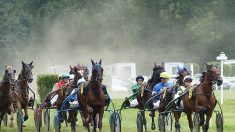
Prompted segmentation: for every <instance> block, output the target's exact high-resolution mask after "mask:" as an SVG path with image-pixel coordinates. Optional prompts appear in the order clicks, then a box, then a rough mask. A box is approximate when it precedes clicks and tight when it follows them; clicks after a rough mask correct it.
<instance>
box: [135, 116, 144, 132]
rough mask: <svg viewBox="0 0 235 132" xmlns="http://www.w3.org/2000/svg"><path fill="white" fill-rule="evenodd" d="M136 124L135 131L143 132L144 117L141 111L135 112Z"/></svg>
mask: <svg viewBox="0 0 235 132" xmlns="http://www.w3.org/2000/svg"><path fill="white" fill-rule="evenodd" d="M136 125H137V132H143V129H144V118H143V115H142V113H141V112H138V113H137V120H136Z"/></svg>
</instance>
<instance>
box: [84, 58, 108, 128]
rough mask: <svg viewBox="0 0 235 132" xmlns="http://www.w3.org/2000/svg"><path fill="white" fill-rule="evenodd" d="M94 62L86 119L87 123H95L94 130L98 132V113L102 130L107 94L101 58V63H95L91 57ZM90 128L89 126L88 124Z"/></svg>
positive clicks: (87, 95) (86, 97)
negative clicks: (103, 84) (103, 83)
mask: <svg viewBox="0 0 235 132" xmlns="http://www.w3.org/2000/svg"><path fill="white" fill-rule="evenodd" d="M91 63H92V75H91V80H90V81H88V84H87V86H86V87H87V88H86V89H87V90H88V92H87V94H86V95H85V100H86V112H87V117H86V119H85V124H86V126H87V124H89V123H91V121H92V123H93V131H94V132H96V128H97V118H96V117H97V114H98V116H99V118H98V119H99V121H98V128H99V131H100V132H101V131H102V119H103V114H104V107H105V95H104V92H103V90H102V88H101V86H102V84H101V83H102V80H103V68H102V67H101V60H100V61H99V63H97V62H96V63H95V62H94V61H93V60H92V59H91ZM88 130H89V126H88Z"/></svg>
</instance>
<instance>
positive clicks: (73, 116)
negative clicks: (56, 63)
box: [65, 66, 82, 132]
mask: <svg viewBox="0 0 235 132" xmlns="http://www.w3.org/2000/svg"><path fill="white" fill-rule="evenodd" d="M79 70H80V68H79V67H77V66H74V67H71V66H70V73H72V74H74V78H73V80H72V81H71V82H70V83H69V85H68V86H66V88H65V89H66V92H65V96H69V95H70V93H71V92H72V90H73V89H75V88H77V82H78V80H79V79H80V78H82V75H81V73H80V72H79ZM76 121H77V111H69V118H68V123H71V131H72V132H76V129H75V126H76Z"/></svg>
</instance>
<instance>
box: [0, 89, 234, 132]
mask: <svg viewBox="0 0 235 132" xmlns="http://www.w3.org/2000/svg"><path fill="white" fill-rule="evenodd" d="M215 93H216V97H217V98H218V100H219V102H220V92H219V91H216V92H215ZM123 101H124V98H123V99H113V102H114V103H115V107H116V108H120V106H121V104H122V102H123ZM222 109H223V114H224V132H233V131H234V130H235V122H234V120H235V91H232V92H231V93H230V91H229V90H225V91H224V104H223V105H222ZM216 110H219V107H218V106H217V107H216ZM29 112H30V117H29V119H28V121H27V122H26V125H27V126H26V127H25V128H23V131H24V132H34V131H36V130H35V127H34V121H33V111H32V110H29ZM137 112H138V110H137V109H125V110H122V132H130V131H131V132H136V131H137V129H136V115H137ZM146 114H147V115H148V113H146ZM155 119H156V122H155V123H156V126H157V117H156V118H155ZM52 120H53V112H51V129H50V132H53V130H52V127H53V126H52ZM78 120H79V121H78V125H77V127H76V129H77V131H79V132H86V131H87V130H86V129H85V128H83V126H82V123H81V120H80V118H78ZM150 122H151V120H150V118H149V117H148V116H147V125H148V130H149V132H153V131H151V130H150ZM180 123H181V128H182V132H188V131H189V128H188V123H187V119H186V116H185V114H183V115H182V117H181V120H180ZM215 127H216V126H215V115H213V116H212V120H211V123H210V128H209V132H215V131H216V130H215ZM41 130H42V132H44V131H45V130H44V126H42V128H41ZM0 131H1V132H16V131H17V126H16V121H15V120H14V127H13V128H9V127H5V126H2V128H1V129H0ZM65 131H70V127H65V124H63V125H62V132H65ZM103 131H104V132H109V131H110V129H109V113H108V112H105V115H104V118H103ZM155 131H157V130H155Z"/></svg>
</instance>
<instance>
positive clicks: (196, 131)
mask: <svg viewBox="0 0 235 132" xmlns="http://www.w3.org/2000/svg"><path fill="white" fill-rule="evenodd" d="M193 131H194V132H200V116H199V114H197V113H194V116H193Z"/></svg>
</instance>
